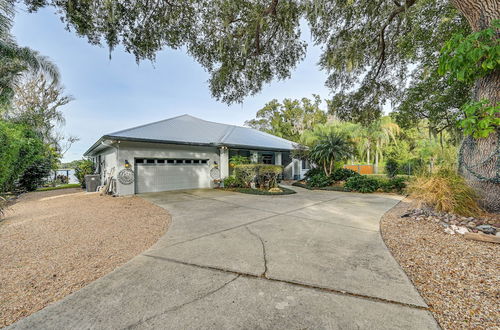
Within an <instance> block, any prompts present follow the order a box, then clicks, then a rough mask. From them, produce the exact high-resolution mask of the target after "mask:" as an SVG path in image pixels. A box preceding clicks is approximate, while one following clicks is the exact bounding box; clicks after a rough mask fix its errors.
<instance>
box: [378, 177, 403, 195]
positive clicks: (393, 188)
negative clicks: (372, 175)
mask: <svg viewBox="0 0 500 330" xmlns="http://www.w3.org/2000/svg"><path fill="white" fill-rule="evenodd" d="M380 188H381V189H382V191H384V192H397V193H402V192H403V190H404V189H405V188H406V179H405V178H404V177H392V178H390V179H389V180H380Z"/></svg>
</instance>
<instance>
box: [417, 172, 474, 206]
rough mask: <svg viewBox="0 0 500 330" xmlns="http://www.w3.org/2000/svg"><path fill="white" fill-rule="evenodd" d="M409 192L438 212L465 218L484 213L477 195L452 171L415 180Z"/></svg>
mask: <svg viewBox="0 0 500 330" xmlns="http://www.w3.org/2000/svg"><path fill="white" fill-rule="evenodd" d="M408 192H409V193H410V196H411V197H412V198H415V199H416V200H418V201H420V202H421V203H423V204H426V205H428V206H431V207H434V208H435V209H436V210H437V211H442V212H452V213H456V214H459V215H463V216H477V215H478V214H480V213H481V212H482V211H481V209H480V208H479V206H478V204H477V198H478V196H477V194H476V193H475V192H474V190H473V189H472V188H470V187H469V186H468V185H467V183H466V182H465V180H464V179H463V178H462V177H461V176H459V175H458V174H457V173H456V172H455V171H453V170H450V169H441V170H440V171H439V172H437V173H435V174H432V175H425V176H419V177H417V178H415V180H413V181H411V182H410V183H409V185H408Z"/></svg>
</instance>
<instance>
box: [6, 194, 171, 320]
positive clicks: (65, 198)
mask: <svg viewBox="0 0 500 330" xmlns="http://www.w3.org/2000/svg"><path fill="white" fill-rule="evenodd" d="M169 221H170V216H169V215H168V213H167V212H166V211H165V210H163V209H162V208H160V207H158V206H155V205H153V204H151V203H149V202H147V201H145V200H143V199H141V198H139V197H111V196H100V195H99V194H96V193H89V194H88V193H85V192H82V191H81V190H80V189H64V190H55V191H46V192H34V193H29V194H25V195H23V196H21V197H20V198H19V199H18V201H17V203H16V204H14V205H12V206H11V207H10V208H9V210H7V212H6V214H5V219H4V220H3V221H1V222H0V262H1V267H2V268H1V271H0V327H3V326H6V325H9V324H11V323H13V322H15V321H16V320H19V319H20V318H22V317H25V316H28V315H30V314H32V313H34V312H36V311H38V310H40V309H42V308H43V307H45V306H47V305H48V304H50V303H52V302H55V301H57V300H60V299H61V298H63V297H64V296H66V295H68V294H70V293H72V292H75V291H77V290H79V289H80V288H82V287H84V286H85V285H87V284H88V283H90V282H92V281H94V280H96V279H98V278H100V277H102V276H103V275H105V274H107V273H109V272H111V271H112V270H113V269H115V268H116V267H118V266H120V265H122V264H124V263H125V262H126V261H128V260H130V259H131V258H132V257H134V256H136V255H137V254H139V253H141V252H142V251H144V250H146V249H147V248H149V247H150V246H151V245H152V244H154V243H155V242H156V241H157V240H158V238H159V237H160V236H162V235H163V234H164V233H165V231H166V229H167V226H168V224H169Z"/></svg>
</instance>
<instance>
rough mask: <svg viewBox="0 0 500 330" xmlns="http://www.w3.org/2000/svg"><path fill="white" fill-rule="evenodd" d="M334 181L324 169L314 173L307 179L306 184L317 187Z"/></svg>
mask: <svg viewBox="0 0 500 330" xmlns="http://www.w3.org/2000/svg"><path fill="white" fill-rule="evenodd" d="M332 183H333V180H332V178H331V177H329V176H327V175H326V174H325V172H323V171H321V172H319V173H317V174H314V175H312V176H310V177H308V178H307V179H306V184H307V185H308V186H309V187H315V188H321V187H326V186H329V185H331V184H332Z"/></svg>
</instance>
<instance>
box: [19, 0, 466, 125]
mask: <svg viewBox="0 0 500 330" xmlns="http://www.w3.org/2000/svg"><path fill="white" fill-rule="evenodd" d="M25 3H26V4H27V5H28V7H29V9H30V10H32V11H35V10H37V9H38V8H40V7H43V6H53V7H55V8H57V10H58V13H59V14H60V16H61V18H62V19H63V21H64V22H65V23H66V24H67V27H68V28H69V29H73V30H74V31H75V32H76V33H77V34H78V35H80V36H83V37H86V38H87V39H88V40H89V42H90V43H92V44H107V45H108V46H109V48H110V50H113V49H114V48H115V47H116V46H117V45H119V44H121V45H123V47H124V48H125V50H126V51H127V52H129V53H131V54H133V55H134V56H135V58H136V60H137V61H140V60H145V59H147V60H154V59H155V57H156V54H157V53H158V52H159V51H160V50H161V49H163V48H165V47H170V48H181V47H182V48H184V49H185V50H186V51H187V52H188V53H189V54H190V55H191V56H193V57H194V58H195V59H196V60H197V61H198V62H199V63H200V64H201V65H202V66H203V67H204V68H205V69H206V70H207V71H208V72H209V73H210V80H209V85H210V89H211V92H212V95H213V96H214V97H215V98H217V99H218V100H222V101H224V102H226V103H233V102H241V101H242V100H243V99H244V97H245V96H247V95H253V94H255V93H257V92H259V91H260V90H261V89H262V87H263V84H265V83H268V82H270V81H271V80H273V79H285V78H288V77H290V75H291V73H292V71H293V69H294V68H295V67H296V65H297V64H298V63H299V62H300V61H301V60H302V59H303V58H304V56H305V54H306V46H307V45H306V42H305V41H304V40H303V39H301V31H302V30H303V26H301V22H304V21H305V22H307V23H308V25H309V29H310V31H311V34H312V38H313V42H314V43H315V44H317V45H319V46H321V47H322V49H323V53H322V55H321V59H320V61H319V67H320V69H323V70H325V71H326V72H327V73H328V79H327V81H326V85H327V86H328V87H329V88H330V89H331V90H332V92H333V94H334V97H333V100H332V101H333V102H331V103H330V104H331V110H332V111H335V112H336V113H337V114H338V115H339V116H341V117H342V118H344V119H354V120H357V121H366V122H369V121H370V120H373V119H374V118H376V117H377V116H378V115H380V113H381V109H382V106H383V105H384V103H386V102H388V101H391V102H393V103H398V102H399V101H400V99H401V95H403V93H404V91H405V89H406V88H407V87H409V86H411V85H412V83H411V82H412V81H419V80H420V79H419V77H420V76H421V75H418V74H417V75H415V74H414V71H415V70H416V71H419V72H422V71H426V70H427V71H432V70H433V69H434V68H437V58H436V55H437V54H438V52H439V50H440V48H441V46H442V44H443V42H444V41H446V40H448V39H449V38H450V37H451V35H452V33H455V32H457V31H462V32H467V30H468V28H467V24H466V22H465V21H464V20H463V19H462V18H461V17H460V16H459V15H458V12H457V10H456V9H455V8H454V7H452V6H451V5H450V4H449V2H448V1H435V0H421V1H415V0H401V1H387V0H362V1H357V2H354V1H345V0H333V1H325V0H289V1H279V0H251V1H250V0H170V1H152V2H151V1H146V0H137V1H104V0H97V1H70V0H57V1H55V0H25ZM416 66H417V69H415V67H416Z"/></svg>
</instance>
